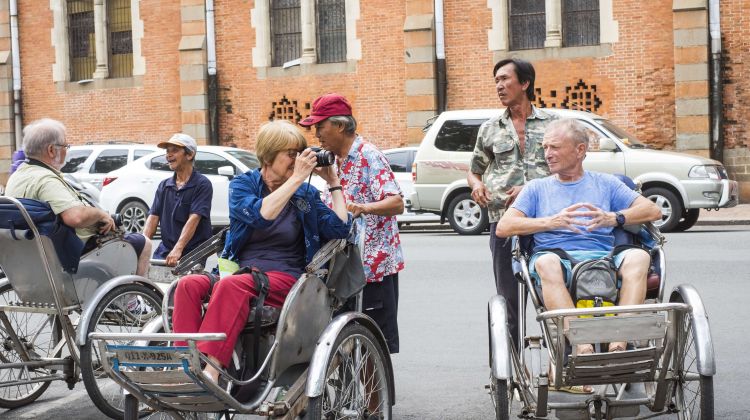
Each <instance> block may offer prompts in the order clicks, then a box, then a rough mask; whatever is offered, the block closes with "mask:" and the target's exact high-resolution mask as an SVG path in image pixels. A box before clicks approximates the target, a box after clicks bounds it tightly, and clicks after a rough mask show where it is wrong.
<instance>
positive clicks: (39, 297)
mask: <svg viewBox="0 0 750 420" xmlns="http://www.w3.org/2000/svg"><path fill="white" fill-rule="evenodd" d="M44 206H45V204H44V203H40V202H38V201H34V200H26V199H21V200H17V199H14V198H11V197H0V249H2V252H0V268H1V269H2V272H3V273H4V274H5V276H6V278H2V279H0V407H2V408H16V407H21V406H23V405H26V404H29V403H31V402H33V401H34V400H36V399H37V398H39V396H41V395H42V394H43V393H44V392H45V390H46V389H47V388H48V387H49V385H50V383H51V382H53V381H58V380H61V381H64V382H66V383H67V384H68V387H69V388H70V389H72V388H73V387H74V386H75V384H76V383H78V382H79V381H80V380H81V379H82V380H83V382H84V385H85V387H86V391H87V392H88V394H89V395H90V396H91V399H92V400H93V402H94V404H95V405H96V406H97V407H98V408H99V409H100V410H101V411H102V412H103V413H105V414H107V415H108V416H110V417H113V418H122V415H123V406H124V401H125V399H124V396H123V395H122V393H121V392H120V389H119V387H117V386H115V385H114V383H112V381H110V380H109V379H108V377H107V376H106V374H105V373H104V370H103V367H102V361H101V360H99V357H98V352H97V350H96V349H95V348H94V347H93V345H92V341H91V340H90V339H88V335H89V334H90V333H92V332H95V331H116V332H123V333H126V332H130V333H133V332H140V331H141V330H142V329H143V328H144V327H145V326H146V325H148V323H149V322H151V321H153V320H160V319H161V301H162V296H163V294H162V292H161V291H160V290H159V288H158V287H157V286H156V285H155V284H154V283H153V282H152V281H151V280H149V279H147V278H143V277H140V276H136V275H135V274H134V273H135V269H136V261H137V258H136V254H135V251H134V250H133V248H132V246H131V245H130V244H128V243H127V242H125V241H124V240H123V239H122V235H123V232H122V231H116V232H114V233H111V234H108V235H105V236H102V237H100V238H98V239H97V246H96V247H95V248H94V249H92V250H91V251H89V252H87V253H86V254H85V255H83V256H80V240H78V238H77V237H76V236H75V233H74V232H73V231H72V229H69V228H67V227H66V226H64V225H61V223H60V222H59V220H58V219H57V218H56V217H55V216H54V214H53V213H52V212H51V210H49V207H46V208H45V207H44ZM71 241H73V242H71ZM76 242H77V244H78V246H79V247H78V248H77V247H76Z"/></svg>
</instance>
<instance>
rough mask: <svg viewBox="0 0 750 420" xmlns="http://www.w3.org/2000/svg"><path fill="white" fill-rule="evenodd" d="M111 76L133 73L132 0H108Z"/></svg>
mask: <svg viewBox="0 0 750 420" xmlns="http://www.w3.org/2000/svg"><path fill="white" fill-rule="evenodd" d="M107 33H108V45H109V76H110V77H130V76H132V75H133V25H132V21H131V15H130V0H107Z"/></svg>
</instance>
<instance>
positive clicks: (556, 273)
mask: <svg viewBox="0 0 750 420" xmlns="http://www.w3.org/2000/svg"><path fill="white" fill-rule="evenodd" d="M534 269H535V270H536V272H537V274H538V275H539V278H540V279H541V280H542V284H554V283H564V280H565V279H564V276H563V270H562V266H561V262H560V257H558V256H557V255H556V254H552V253H550V254H544V255H540V256H539V257H537V259H536V261H535V262H534Z"/></svg>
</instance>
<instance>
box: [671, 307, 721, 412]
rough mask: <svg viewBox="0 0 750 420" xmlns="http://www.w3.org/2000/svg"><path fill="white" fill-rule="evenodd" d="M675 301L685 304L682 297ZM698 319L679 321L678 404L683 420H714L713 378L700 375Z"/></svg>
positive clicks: (688, 317) (687, 317) (675, 360)
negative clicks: (697, 336) (696, 337)
mask: <svg viewBox="0 0 750 420" xmlns="http://www.w3.org/2000/svg"><path fill="white" fill-rule="evenodd" d="M672 301H676V302H682V299H681V298H680V296H677V297H676V299H673V300H672ZM695 336H696V331H695V319H694V318H693V316H692V313H690V312H687V313H684V314H683V315H682V317H681V319H680V320H679V321H678V331H677V348H676V349H675V353H674V358H673V365H674V369H675V376H676V377H675V384H674V403H675V406H676V408H677V410H678V412H677V416H678V418H679V419H680V420H712V419H713V418H714V386H713V377H711V376H705V375H701V374H700V373H699V372H698V353H697V347H696V341H695Z"/></svg>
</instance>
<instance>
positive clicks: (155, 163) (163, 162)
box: [146, 153, 171, 171]
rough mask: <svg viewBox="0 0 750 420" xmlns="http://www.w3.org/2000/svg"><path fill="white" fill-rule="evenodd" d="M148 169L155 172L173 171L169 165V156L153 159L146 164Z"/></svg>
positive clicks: (164, 155)
mask: <svg viewBox="0 0 750 420" xmlns="http://www.w3.org/2000/svg"><path fill="white" fill-rule="evenodd" d="M146 167H147V168H149V169H151V170H153V171H171V169H169V164H168V163H167V154H166V153H165V154H163V155H159V156H157V157H155V158H151V160H149V161H148V162H146Z"/></svg>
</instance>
